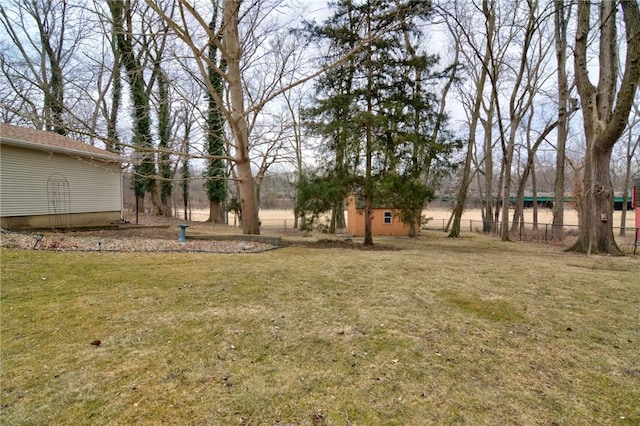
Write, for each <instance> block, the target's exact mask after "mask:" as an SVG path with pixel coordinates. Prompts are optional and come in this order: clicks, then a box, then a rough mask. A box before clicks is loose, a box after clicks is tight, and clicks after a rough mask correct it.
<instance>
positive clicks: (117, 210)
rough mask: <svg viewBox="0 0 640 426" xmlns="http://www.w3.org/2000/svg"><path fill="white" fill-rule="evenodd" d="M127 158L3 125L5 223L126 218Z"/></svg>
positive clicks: (0, 205) (1, 210) (0, 171)
mask: <svg viewBox="0 0 640 426" xmlns="http://www.w3.org/2000/svg"><path fill="white" fill-rule="evenodd" d="M125 161H126V159H125V158H124V157H121V156H120V155H117V154H115V153H112V152H109V151H106V150H103V149H99V148H96V147H93V146H90V145H88V144H85V143H82V142H79V141H76V140H73V139H70V138H68V137H65V136H61V135H59V134H57V133H53V132H45V131H41V130H36V129H28V128H24V127H18V126H13V125H8V124H0V227H2V228H7V229H12V228H48V227H53V228H67V227H81V226H103V225H108V224H113V223H119V222H121V220H122V202H123V198H122V193H123V190H122V185H123V184H122V169H121V165H122V163H123V162H125Z"/></svg>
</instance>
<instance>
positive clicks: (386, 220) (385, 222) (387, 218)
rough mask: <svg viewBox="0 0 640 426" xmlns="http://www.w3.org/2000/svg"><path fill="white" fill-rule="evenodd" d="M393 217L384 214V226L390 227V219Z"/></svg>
mask: <svg viewBox="0 0 640 426" xmlns="http://www.w3.org/2000/svg"><path fill="white" fill-rule="evenodd" d="M392 217H393V215H392V214H391V212H384V224H385V225H391V218H392Z"/></svg>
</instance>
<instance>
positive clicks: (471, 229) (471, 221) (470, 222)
mask: <svg viewBox="0 0 640 426" xmlns="http://www.w3.org/2000/svg"><path fill="white" fill-rule="evenodd" d="M469 232H473V220H471V219H469Z"/></svg>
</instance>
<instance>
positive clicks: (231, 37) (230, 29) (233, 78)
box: [223, 0, 260, 234]
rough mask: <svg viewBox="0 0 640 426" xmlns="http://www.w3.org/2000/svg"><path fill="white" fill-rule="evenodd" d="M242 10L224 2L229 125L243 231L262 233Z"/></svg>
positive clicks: (234, 0)
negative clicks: (251, 145) (243, 63)
mask: <svg viewBox="0 0 640 426" xmlns="http://www.w3.org/2000/svg"><path fill="white" fill-rule="evenodd" d="M239 8H240V1H239V0H224V2H223V17H224V18H223V21H224V25H223V42H224V46H225V49H224V55H225V59H226V60H227V67H228V68H227V84H228V88H229V98H230V100H231V111H230V112H231V114H230V116H231V119H230V120H229V125H230V127H231V131H232V134H233V141H234V148H235V161H236V170H237V173H238V179H239V181H238V190H239V192H240V207H241V209H242V232H243V233H244V234H260V222H259V219H258V205H257V200H256V195H255V185H254V183H253V174H252V171H251V161H250V159H249V128H248V126H247V120H246V116H245V109H244V93H243V90H242V74H241V69H240V59H241V57H242V49H241V45H240V35H239V32H238V9H239Z"/></svg>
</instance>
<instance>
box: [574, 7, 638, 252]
mask: <svg viewBox="0 0 640 426" xmlns="http://www.w3.org/2000/svg"><path fill="white" fill-rule="evenodd" d="M620 4H621V6H622V10H623V12H624V21H625V28H626V32H627V34H626V41H627V46H626V52H627V56H626V59H625V62H624V63H625V70H624V72H623V73H622V79H621V81H620V84H619V86H618V84H617V79H618V75H619V74H618V59H617V54H618V51H619V46H618V45H617V42H618V39H617V31H616V19H615V13H616V4H614V3H613V2H602V4H601V6H600V20H601V22H602V25H601V34H600V55H599V59H600V62H599V79H598V86H597V87H595V86H594V85H593V84H592V83H591V81H590V80H589V73H588V63H589V62H588V60H587V48H588V41H589V38H590V37H589V32H590V21H591V16H590V15H591V5H590V3H589V2H578V28H577V31H576V47H575V50H574V52H575V53H574V58H575V61H574V64H575V74H576V86H577V88H578V93H579V94H580V102H581V105H582V114H583V121H584V129H585V141H586V158H585V167H584V178H583V179H584V194H583V200H582V208H581V211H580V216H579V219H580V232H579V234H578V240H577V241H576V243H575V244H574V245H573V246H572V247H571V248H570V249H569V250H572V251H577V252H582V253H587V254H589V253H607V254H621V253H622V252H621V251H620V248H619V247H618V245H617V244H616V242H615V237H614V235H613V220H612V215H613V185H612V183H611V176H610V160H611V153H612V151H613V147H614V146H615V144H616V142H617V141H618V139H619V138H620V136H621V135H622V133H623V131H624V129H625V127H626V125H627V120H628V117H629V112H630V110H631V107H632V105H633V100H634V97H635V94H636V89H637V86H638V80H639V79H640V61H639V60H638V58H640V6H639V5H638V3H637V1H635V0H628V1H621V2H620ZM617 87H619V90H617V91H616V88H617ZM614 102H615V106H614Z"/></svg>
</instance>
